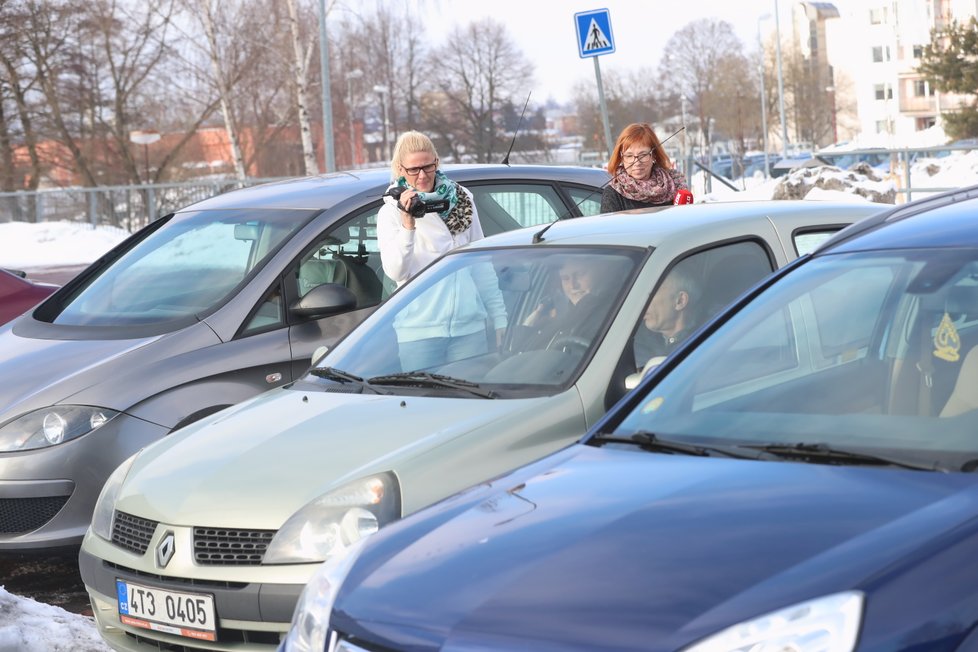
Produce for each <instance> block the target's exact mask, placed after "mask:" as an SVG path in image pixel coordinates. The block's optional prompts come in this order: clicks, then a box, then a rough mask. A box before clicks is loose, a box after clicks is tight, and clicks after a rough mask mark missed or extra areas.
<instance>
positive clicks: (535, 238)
mask: <svg viewBox="0 0 978 652" xmlns="http://www.w3.org/2000/svg"><path fill="white" fill-rule="evenodd" d="M685 130H686V125H683V126H682V127H680V128H679V129H677V130H676V131H675V132H673V133H672V134H670V135H669V137H668V138H666V139H665V140H663V141H660V142H659V144H660V145H664V144H666V143H667V142H669V139H670V138H672V137H673V136H675V135H677V134H679V133H682V132H683V131H685ZM636 163H637V161H636ZM632 165H635V163H632ZM612 179H614V177H611V179H608V180H607V181H605V182H604V183H602V184H601V187H600V188H595V189H594V190H592V191H591V192H589V193H588V194H586V195H584V197H583V198H582V199H581V200H580V201H579V202H577V203H576V204H574V208H577V207H578V206H580V205H581V204H583V203H584V202H585V201H587V200H588V199H590V198H591V195H593V194H594V193H596V192H598V191H599V190H604V188H605V186H607V185H608V184H609V183H611V181H612ZM569 212H570V211H564V214H563V215H561V216H560V217H558V218H557V219H555V220H554V221H553V222H551V223H550V224H548V225H547V226H545V227H543V228H542V229H540V230H539V231H537V232H536V233H534V234H533V244H537V243H538V242H541V241H542V240H543V234H544V233H546V232H547V229H549V228H550V227H552V226H553V225H554V224H556V223H557V222H559V221H561V220H562V219H564V218H565V217H567V216H568V213H569Z"/></svg>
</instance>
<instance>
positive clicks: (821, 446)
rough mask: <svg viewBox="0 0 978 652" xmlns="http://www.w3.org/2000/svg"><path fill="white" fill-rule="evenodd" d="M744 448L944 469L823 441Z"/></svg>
mask: <svg viewBox="0 0 978 652" xmlns="http://www.w3.org/2000/svg"><path fill="white" fill-rule="evenodd" d="M745 447H746V448H753V449H755V450H759V451H763V452H765V453H770V454H771V455H777V456H778V457H781V458H785V459H803V460H808V461H811V462H814V463H820V462H830V463H831V462H835V463H838V464H852V465H868V466H896V467H899V468H901V469H912V470H914V471H944V472H946V471H945V470H944V469H941V468H940V467H939V466H938V465H937V464H936V463H935V464H924V463H921V462H915V461H912V460H907V459H897V458H895V457H888V456H885V455H877V454H875V453H863V452H858V451H851V450H846V449H844V448H835V447H833V446H829V445H828V444H825V443H817V444H806V443H804V442H799V443H797V444H761V445H746V446H745Z"/></svg>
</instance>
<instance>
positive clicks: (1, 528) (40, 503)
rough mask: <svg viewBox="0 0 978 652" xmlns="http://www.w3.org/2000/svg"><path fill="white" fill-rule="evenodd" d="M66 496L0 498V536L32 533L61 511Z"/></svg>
mask: <svg viewBox="0 0 978 652" xmlns="http://www.w3.org/2000/svg"><path fill="white" fill-rule="evenodd" d="M66 502H68V496H50V497H47V498H0V534H22V533H24V532H33V531H34V530H36V529H37V528H39V527H41V526H42V525H44V524H45V523H47V522H48V521H50V520H51V519H52V518H54V515H55V514H57V513H58V512H59V511H61V508H62V507H64V504H65V503H66Z"/></svg>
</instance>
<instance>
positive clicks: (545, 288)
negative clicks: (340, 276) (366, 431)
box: [322, 247, 644, 396]
mask: <svg viewBox="0 0 978 652" xmlns="http://www.w3.org/2000/svg"><path fill="white" fill-rule="evenodd" d="M643 256H644V251H643V250H640V249H630V248H612V247H605V248H593V247H548V248H546V249H540V248H537V249H528V248H523V247H520V248H506V249H500V250H485V251H483V250H471V251H465V252H459V253H455V254H449V255H447V256H446V257H444V258H443V259H441V261H439V262H438V263H436V264H435V265H434V266H433V267H431V268H429V269H428V270H426V271H425V272H422V273H421V274H420V275H418V276H417V277H415V278H414V279H412V281H411V282H410V283H408V284H407V285H405V286H404V287H403V288H402V289H401V290H400V291H399V292H398V294H397V295H396V297H394V298H392V299H391V301H390V302H388V303H387V304H386V310H384V309H383V308H382V309H381V312H379V313H376V314H375V315H374V317H372V318H371V320H370V322H368V323H367V324H365V327H362V328H361V329H359V330H357V331H355V332H354V334H353V335H352V336H351V337H349V338H347V339H345V340H343V342H341V343H340V344H339V345H338V346H337V348H336V349H335V350H334V351H332V352H331V353H330V354H329V355H327V357H326V358H325V359H324V360H323V362H322V364H323V365H326V366H331V367H338V368H340V369H343V370H344V371H346V372H348V373H351V374H355V375H357V376H360V377H362V378H371V377H375V376H382V375H388V374H396V373H402V372H429V373H437V374H441V375H446V376H451V377H454V378H458V379H462V380H465V381H467V382H469V383H476V384H478V385H482V386H491V387H493V388H495V390H496V391H500V392H504V393H508V394H507V395H509V396H526V395H541V394H546V393H552V392H554V391H556V390H557V389H559V388H561V387H564V386H566V385H567V384H569V383H571V382H573V380H574V379H575V378H576V375H577V374H578V373H579V371H580V368H581V365H582V364H583V362H584V361H585V360H586V359H588V357H589V356H590V354H591V352H592V351H593V349H594V348H595V347H596V346H597V345H598V343H600V341H601V337H602V336H603V333H604V330H605V328H606V327H607V324H608V323H610V321H611V319H612V318H613V316H614V314H615V313H616V311H617V309H618V307H619V306H620V303H621V298H622V297H623V296H624V294H625V293H626V292H627V291H628V288H629V286H630V285H631V279H632V278H633V277H634V273H635V269H636V267H637V265H638V263H639V261H640V260H641V259H642V257H643ZM447 309H451V310H450V312H451V315H452V316H451V318H448V317H446V316H445V314H446V313H445V311H446V310H447ZM368 324H369V326H368ZM463 339H465V340H470V341H469V343H468V344H465V346H464V347H462V348H460V349H459V351H460V352H459V353H458V354H457V355H456V354H454V353H451V354H448V353H445V356H446V357H445V359H444V360H441V361H439V362H437V363H434V364H428V365H420V364H419V363H417V362H416V361H417V360H418V359H419V358H418V356H416V355H415V353H414V351H415V350H417V349H418V348H420V347H430V349H431V351H433V352H435V353H439V354H440V353H444V352H447V351H450V350H451V351H454V350H455V348H454V347H455V346H456V344H459V343H460V342H462V340H463ZM425 359H427V358H425Z"/></svg>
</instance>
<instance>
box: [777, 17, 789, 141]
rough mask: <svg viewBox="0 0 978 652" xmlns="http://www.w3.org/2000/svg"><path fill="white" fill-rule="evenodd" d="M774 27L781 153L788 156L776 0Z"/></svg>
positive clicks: (779, 28) (779, 31) (779, 20)
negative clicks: (776, 48)
mask: <svg viewBox="0 0 978 652" xmlns="http://www.w3.org/2000/svg"><path fill="white" fill-rule="evenodd" d="M774 29H775V35H776V36H777V39H778V43H777V45H778V50H777V52H778V108H779V110H780V111H781V155H782V156H783V157H784V158H788V124H787V123H786V122H785V120H784V75H783V73H782V72H781V19H780V18H779V17H778V0H774Z"/></svg>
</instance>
